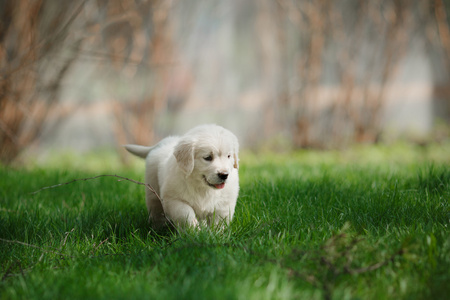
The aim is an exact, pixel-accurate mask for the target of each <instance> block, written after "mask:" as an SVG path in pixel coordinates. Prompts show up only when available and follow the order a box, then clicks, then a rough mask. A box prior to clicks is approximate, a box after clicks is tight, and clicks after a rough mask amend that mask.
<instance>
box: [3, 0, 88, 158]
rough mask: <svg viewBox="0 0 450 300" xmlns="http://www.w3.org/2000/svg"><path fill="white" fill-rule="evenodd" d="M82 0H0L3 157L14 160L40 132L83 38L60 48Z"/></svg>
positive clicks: (73, 40)
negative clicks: (65, 1)
mask: <svg viewBox="0 0 450 300" xmlns="http://www.w3.org/2000/svg"><path fill="white" fill-rule="evenodd" d="M82 4H83V3H81V2H77V1H72V2H71V4H66V3H65V4H64V5H60V4H59V5H58V2H57V1H43V0H37V1H28V0H6V1H1V2H0V161H1V162H2V163H4V164H8V163H10V162H12V161H13V160H14V159H15V158H16V157H17V156H18V155H19V154H20V152H21V151H22V150H24V148H25V147H27V146H28V145H29V144H30V143H31V142H32V141H34V140H35V139H36V137H37V136H38V135H39V133H40V131H41V129H42V126H43V123H44V120H45V117H46V116H47V113H48V112H49V111H50V109H51V108H52V106H53V105H54V104H55V103H56V101H57V99H58V92H59V87H60V83H61V80H62V79H63V78H64V75H65V74H66V72H67V71H68V69H69V67H70V66H71V64H72V62H73V61H74V59H75V57H76V54H77V50H76V49H77V48H78V46H79V44H80V43H81V39H76V38H75V37H73V36H72V44H71V46H72V47H71V48H68V49H67V48H66V49H65V52H64V53H63V52H62V46H63V44H64V43H66V41H67V37H68V35H69V30H70V26H71V24H72V22H73V21H74V20H75V18H76V17H77V15H78V14H79V12H80V10H81V7H82Z"/></svg>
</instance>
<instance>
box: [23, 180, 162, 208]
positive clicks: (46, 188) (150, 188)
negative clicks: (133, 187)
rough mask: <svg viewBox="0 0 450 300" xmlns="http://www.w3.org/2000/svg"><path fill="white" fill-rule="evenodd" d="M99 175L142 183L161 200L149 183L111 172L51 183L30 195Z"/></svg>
mask: <svg viewBox="0 0 450 300" xmlns="http://www.w3.org/2000/svg"><path fill="white" fill-rule="evenodd" d="M101 177H116V178H119V180H117V181H122V180H127V181H130V182H133V183H136V184H139V185H143V186H145V187H146V188H148V189H149V190H150V192H152V193H153V194H155V196H156V197H157V198H158V199H159V201H161V198H160V197H159V195H158V193H157V192H156V191H155V189H154V188H153V187H152V186H151V185H150V184H148V183H143V182H140V181H137V180H134V179H130V178H126V177H123V176H119V175H111V174H104V175H97V176H94V177H87V178H79V179H74V180H71V181H68V182H64V183H59V184H55V185H51V186H46V187H43V188H41V189H39V190H37V191H35V192H32V193H31V195H35V194H37V193H39V192H41V191H43V190H48V189H53V188H56V187H60V186H63V185H67V184H71V183H74V182H78V181H87V180H92V179H97V178H101Z"/></svg>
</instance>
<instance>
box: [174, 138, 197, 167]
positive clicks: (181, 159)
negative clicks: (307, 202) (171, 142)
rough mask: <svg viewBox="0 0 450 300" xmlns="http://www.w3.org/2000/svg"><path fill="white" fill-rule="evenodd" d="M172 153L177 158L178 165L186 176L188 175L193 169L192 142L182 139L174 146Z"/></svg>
mask: <svg viewBox="0 0 450 300" xmlns="http://www.w3.org/2000/svg"><path fill="white" fill-rule="evenodd" d="M173 155H174V156H175V158H176V159H177V163H178V166H179V167H180V168H181V170H183V172H184V173H185V174H186V176H189V175H190V174H191V173H192V170H194V142H193V141H192V140H188V139H183V140H181V141H180V142H179V143H178V144H177V145H176V146H175V150H174V152H173Z"/></svg>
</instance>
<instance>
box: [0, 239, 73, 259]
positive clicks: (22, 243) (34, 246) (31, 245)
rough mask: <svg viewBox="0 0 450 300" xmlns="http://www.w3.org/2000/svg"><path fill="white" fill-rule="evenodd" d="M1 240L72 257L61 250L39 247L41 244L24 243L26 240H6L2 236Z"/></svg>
mask: <svg viewBox="0 0 450 300" xmlns="http://www.w3.org/2000/svg"><path fill="white" fill-rule="evenodd" d="M0 241H2V242H5V243H11V244H19V245H23V246H27V247H31V248H36V249H39V250H42V251H44V252H46V253H53V254H58V255H61V256H65V257H72V256H70V255H67V254H64V253H61V252H60V251H56V250H49V249H45V248H43V247H39V246H36V245H33V244H28V243H24V242H21V241H13V240H6V239H2V238H0Z"/></svg>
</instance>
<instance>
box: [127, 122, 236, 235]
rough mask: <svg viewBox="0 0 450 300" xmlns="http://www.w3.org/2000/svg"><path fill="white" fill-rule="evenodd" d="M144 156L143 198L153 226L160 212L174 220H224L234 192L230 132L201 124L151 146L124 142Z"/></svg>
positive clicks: (179, 222)
mask: <svg viewBox="0 0 450 300" xmlns="http://www.w3.org/2000/svg"><path fill="white" fill-rule="evenodd" d="M125 148H126V149H127V150H128V151H129V152H131V153H133V154H135V155H137V156H139V157H143V158H145V159H146V171H145V182H146V183H148V184H150V185H151V186H152V187H153V188H154V189H155V191H156V192H157V193H158V194H159V195H160V198H161V199H162V203H161V202H160V201H159V199H158V198H157V197H156V196H155V195H154V194H153V193H152V192H151V191H149V190H147V191H146V203H147V209H148V211H149V216H150V221H151V223H152V225H153V227H155V228H159V227H161V226H162V225H164V224H165V223H166V218H168V219H169V220H171V221H172V222H174V223H175V224H176V225H178V226H183V225H188V226H198V225H199V223H202V222H204V223H205V224H212V223H215V224H217V223H220V222H225V223H229V222H230V221H231V219H232V218H233V214H234V208H235V206H236V200H237V197H238V193H239V176H238V166H239V165H238V163H239V158H238V152H239V144H238V140H237V138H236V136H235V135H234V134H233V133H231V132H230V131H228V130H227V129H225V128H223V127H220V126H217V125H201V126H198V127H195V128H193V129H191V130H190V131H188V132H187V133H186V134H185V135H184V136H181V137H179V136H173V137H167V138H165V139H163V140H162V141H161V142H159V143H158V144H157V145H155V146H153V147H144V146H138V145H126V146H125Z"/></svg>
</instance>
